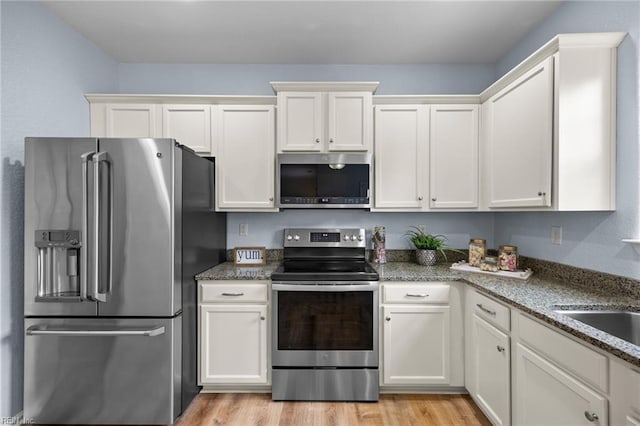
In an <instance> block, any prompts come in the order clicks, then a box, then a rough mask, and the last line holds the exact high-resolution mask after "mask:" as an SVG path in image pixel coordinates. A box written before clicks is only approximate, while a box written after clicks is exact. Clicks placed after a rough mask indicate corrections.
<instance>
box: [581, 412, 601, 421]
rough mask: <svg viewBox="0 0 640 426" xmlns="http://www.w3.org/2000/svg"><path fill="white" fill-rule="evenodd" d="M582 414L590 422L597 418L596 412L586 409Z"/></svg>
mask: <svg viewBox="0 0 640 426" xmlns="http://www.w3.org/2000/svg"><path fill="white" fill-rule="evenodd" d="M584 416H585V417H586V418H587V420H589V421H590V422H595V421H597V420H598V415H597V414H596V413H590V412H588V411H585V412H584Z"/></svg>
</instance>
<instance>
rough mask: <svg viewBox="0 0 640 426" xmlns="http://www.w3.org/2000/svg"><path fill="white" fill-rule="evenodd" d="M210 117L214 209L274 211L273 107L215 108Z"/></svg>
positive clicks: (236, 106)
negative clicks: (212, 139)
mask: <svg viewBox="0 0 640 426" xmlns="http://www.w3.org/2000/svg"><path fill="white" fill-rule="evenodd" d="M214 117H215V118H214V128H215V129H216V136H215V143H214V145H215V149H216V151H217V157H216V174H217V186H216V189H217V190H216V198H217V200H216V201H217V204H216V207H217V209H218V210H254V211H259V210H265V209H266V210H274V206H275V204H274V191H275V184H274V182H275V135H274V121H275V117H274V108H273V106H271V105H219V106H218V107H217V112H216V113H215V114H214Z"/></svg>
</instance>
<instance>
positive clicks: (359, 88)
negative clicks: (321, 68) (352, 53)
mask: <svg viewBox="0 0 640 426" xmlns="http://www.w3.org/2000/svg"><path fill="white" fill-rule="evenodd" d="M270 84H271V87H272V88H273V91H274V92H276V93H278V92H371V93H374V92H375V91H376V89H377V88H378V86H379V85H380V82H379V81H272V82H270Z"/></svg>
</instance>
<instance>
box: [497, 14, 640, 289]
mask: <svg viewBox="0 0 640 426" xmlns="http://www.w3.org/2000/svg"><path fill="white" fill-rule="evenodd" d="M639 28H640V3H638V2H570V3H566V4H564V5H563V6H561V7H560V8H559V9H558V10H557V11H556V13H554V14H553V15H552V16H551V17H549V18H548V19H547V20H546V21H545V22H544V24H543V25H541V26H539V27H538V28H537V29H535V30H534V31H532V32H531V33H530V34H529V35H528V36H527V37H526V38H525V39H524V40H522V41H521V42H520V43H518V44H517V45H516V46H515V47H514V48H513V49H512V50H511V51H510V52H509V53H508V54H507V55H506V56H505V57H504V58H503V59H502V60H501V61H500V62H499V63H498V65H497V69H498V72H499V74H500V75H502V74H504V73H505V72H506V71H508V70H509V69H510V68H512V67H513V66H514V65H516V64H517V63H518V62H520V61H521V60H522V59H524V58H525V57H526V56H528V55H529V54H530V53H532V52H533V51H535V50H536V49H537V48H538V47H540V46H541V45H542V44H544V43H545V42H546V41H547V40H550V39H551V38H552V37H553V36H555V35H556V34H558V33H573V32H600V31H626V32H628V33H629V34H628V35H627V37H626V39H625V40H624V41H623V42H622V44H621V45H620V47H619V48H618V76H617V84H618V90H617V113H618V116H617V120H618V125H617V134H618V141H617V151H618V152H617V154H618V155H617V164H616V168H617V176H616V178H617V190H616V198H617V208H616V211H615V212H610V213H605V212H573V213H497V214H496V217H495V234H494V237H495V240H496V241H497V242H499V243H508V244H515V245H517V246H518V247H519V249H520V251H521V253H524V254H526V255H527V256H531V257H536V258H539V259H547V260H552V261H557V262H560V263H564V264H568V265H574V266H578V267H582V268H588V269H594V270H597V271H603V272H608V273H612V274H617V275H623V276H627V277H632V278H636V279H640V254H638V253H636V251H635V250H634V248H633V247H631V246H630V245H628V244H625V243H623V242H621V240H622V239H623V238H638V237H640V226H639V221H640V202H639V192H640V186H639V183H640V181H639V178H640V167H639V155H640V154H639V152H640V150H639V149H638V140H639V139H638V129H639V127H638V124H639V113H638V97H639V86H638V81H639V77H638V69H639V60H640V48H639V44H638V36H639ZM551 226H561V227H562V228H563V243H562V245H553V244H551Z"/></svg>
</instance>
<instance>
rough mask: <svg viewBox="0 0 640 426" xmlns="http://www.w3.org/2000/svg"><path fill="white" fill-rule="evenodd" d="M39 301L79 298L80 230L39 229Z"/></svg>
mask: <svg viewBox="0 0 640 426" xmlns="http://www.w3.org/2000/svg"><path fill="white" fill-rule="evenodd" d="M35 246H36V247H37V248H38V274H37V277H38V295H37V297H36V300H37V301H42V302H46V301H61V300H70V301H79V300H80V298H81V295H80V282H79V261H78V256H79V254H80V246H81V244H80V231H73V230H50V229H46V230H37V231H36V232H35Z"/></svg>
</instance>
